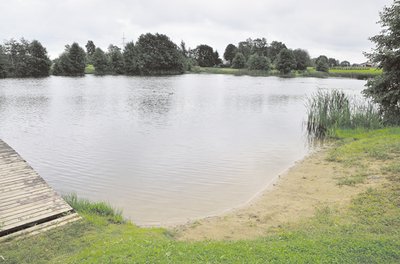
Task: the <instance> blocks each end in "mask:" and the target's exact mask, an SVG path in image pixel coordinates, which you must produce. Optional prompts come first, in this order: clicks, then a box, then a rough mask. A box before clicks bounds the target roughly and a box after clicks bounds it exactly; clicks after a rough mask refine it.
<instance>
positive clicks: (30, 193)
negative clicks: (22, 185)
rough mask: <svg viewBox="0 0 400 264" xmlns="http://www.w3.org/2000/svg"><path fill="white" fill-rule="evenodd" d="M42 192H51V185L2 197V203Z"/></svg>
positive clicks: (27, 197)
mask: <svg viewBox="0 0 400 264" xmlns="http://www.w3.org/2000/svg"><path fill="white" fill-rule="evenodd" d="M41 193H50V192H49V187H48V186H45V187H42V188H37V189H34V190H31V191H27V192H22V193H21V192H19V193H17V194H14V195H12V196H8V197H6V198H2V199H1V201H2V203H1V204H4V205H6V204H7V203H9V202H10V201H11V202H12V201H14V200H18V199H29V197H34V196H35V195H38V194H41Z"/></svg>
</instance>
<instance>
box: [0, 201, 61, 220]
mask: <svg viewBox="0 0 400 264" xmlns="http://www.w3.org/2000/svg"><path fill="white" fill-rule="evenodd" d="M60 201H61V202H64V200H62V199H61V198H60V197H57V196H55V195H50V196H43V197H40V196H39V197H37V198H36V199H31V200H29V202H25V203H16V206H11V207H10V206H4V207H3V206H2V207H1V208H0V215H1V217H2V219H5V218H6V217H7V216H8V215H10V214H14V213H15V214H16V213H18V212H21V211H22V212H27V211H28V210H33V209H36V208H40V207H42V206H46V205H47V204H48V205H51V204H53V203H56V202H60Z"/></svg>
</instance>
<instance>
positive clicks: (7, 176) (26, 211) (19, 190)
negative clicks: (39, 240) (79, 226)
mask: <svg viewBox="0 0 400 264" xmlns="http://www.w3.org/2000/svg"><path fill="white" fill-rule="evenodd" d="M77 219H79V216H78V215H77V214H76V213H75V212H74V210H73V209H72V208H71V207H70V206H69V205H68V204H67V203H66V202H65V201H64V200H63V199H62V197H61V196H60V195H58V194H57V193H56V192H55V191H54V190H53V189H52V188H51V187H50V186H49V185H48V184H47V183H46V182H45V181H44V180H43V178H42V177H40V176H39V175H38V174H37V173H36V172H35V171H34V170H33V169H32V167H31V166H30V165H29V164H28V163H27V162H26V161H25V160H24V159H22V158H21V156H20V155H18V153H17V152H16V151H15V150H14V149H12V148H11V147H10V146H9V145H7V144H6V143H5V142H4V141H2V140H0V238H5V237H6V236H7V237H10V236H15V235H19V234H25V233H38V232H40V231H41V230H42V231H43V230H47V229H50V228H52V227H53V226H59V225H63V224H65V223H69V222H72V221H75V220H77ZM0 240H1V239H0Z"/></svg>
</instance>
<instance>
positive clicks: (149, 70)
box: [135, 33, 184, 75]
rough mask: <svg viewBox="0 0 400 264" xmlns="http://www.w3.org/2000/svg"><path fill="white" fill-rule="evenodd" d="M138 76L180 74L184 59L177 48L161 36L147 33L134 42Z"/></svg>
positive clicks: (182, 69) (167, 38)
mask: <svg viewBox="0 0 400 264" xmlns="http://www.w3.org/2000/svg"><path fill="white" fill-rule="evenodd" d="M135 50H136V52H137V58H138V69H139V72H140V74H143V75H150V74H157V75H159V74H181V73H183V72H184V58H183V55H182V53H181V51H180V50H179V48H178V46H177V45H176V44H175V43H173V42H172V41H171V40H170V39H169V37H167V36H166V35H163V34H158V33H156V34H151V33H147V34H145V35H141V36H140V37H139V39H138V41H137V42H136V45H135Z"/></svg>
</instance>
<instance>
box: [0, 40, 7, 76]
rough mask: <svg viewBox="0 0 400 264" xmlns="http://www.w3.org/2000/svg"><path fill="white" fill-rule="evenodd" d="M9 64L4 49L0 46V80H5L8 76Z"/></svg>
mask: <svg viewBox="0 0 400 264" xmlns="http://www.w3.org/2000/svg"><path fill="white" fill-rule="evenodd" d="M8 68H9V63H8V60H7V55H6V53H5V50H4V47H3V46H2V45H0V78H6V77H7V75H8Z"/></svg>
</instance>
